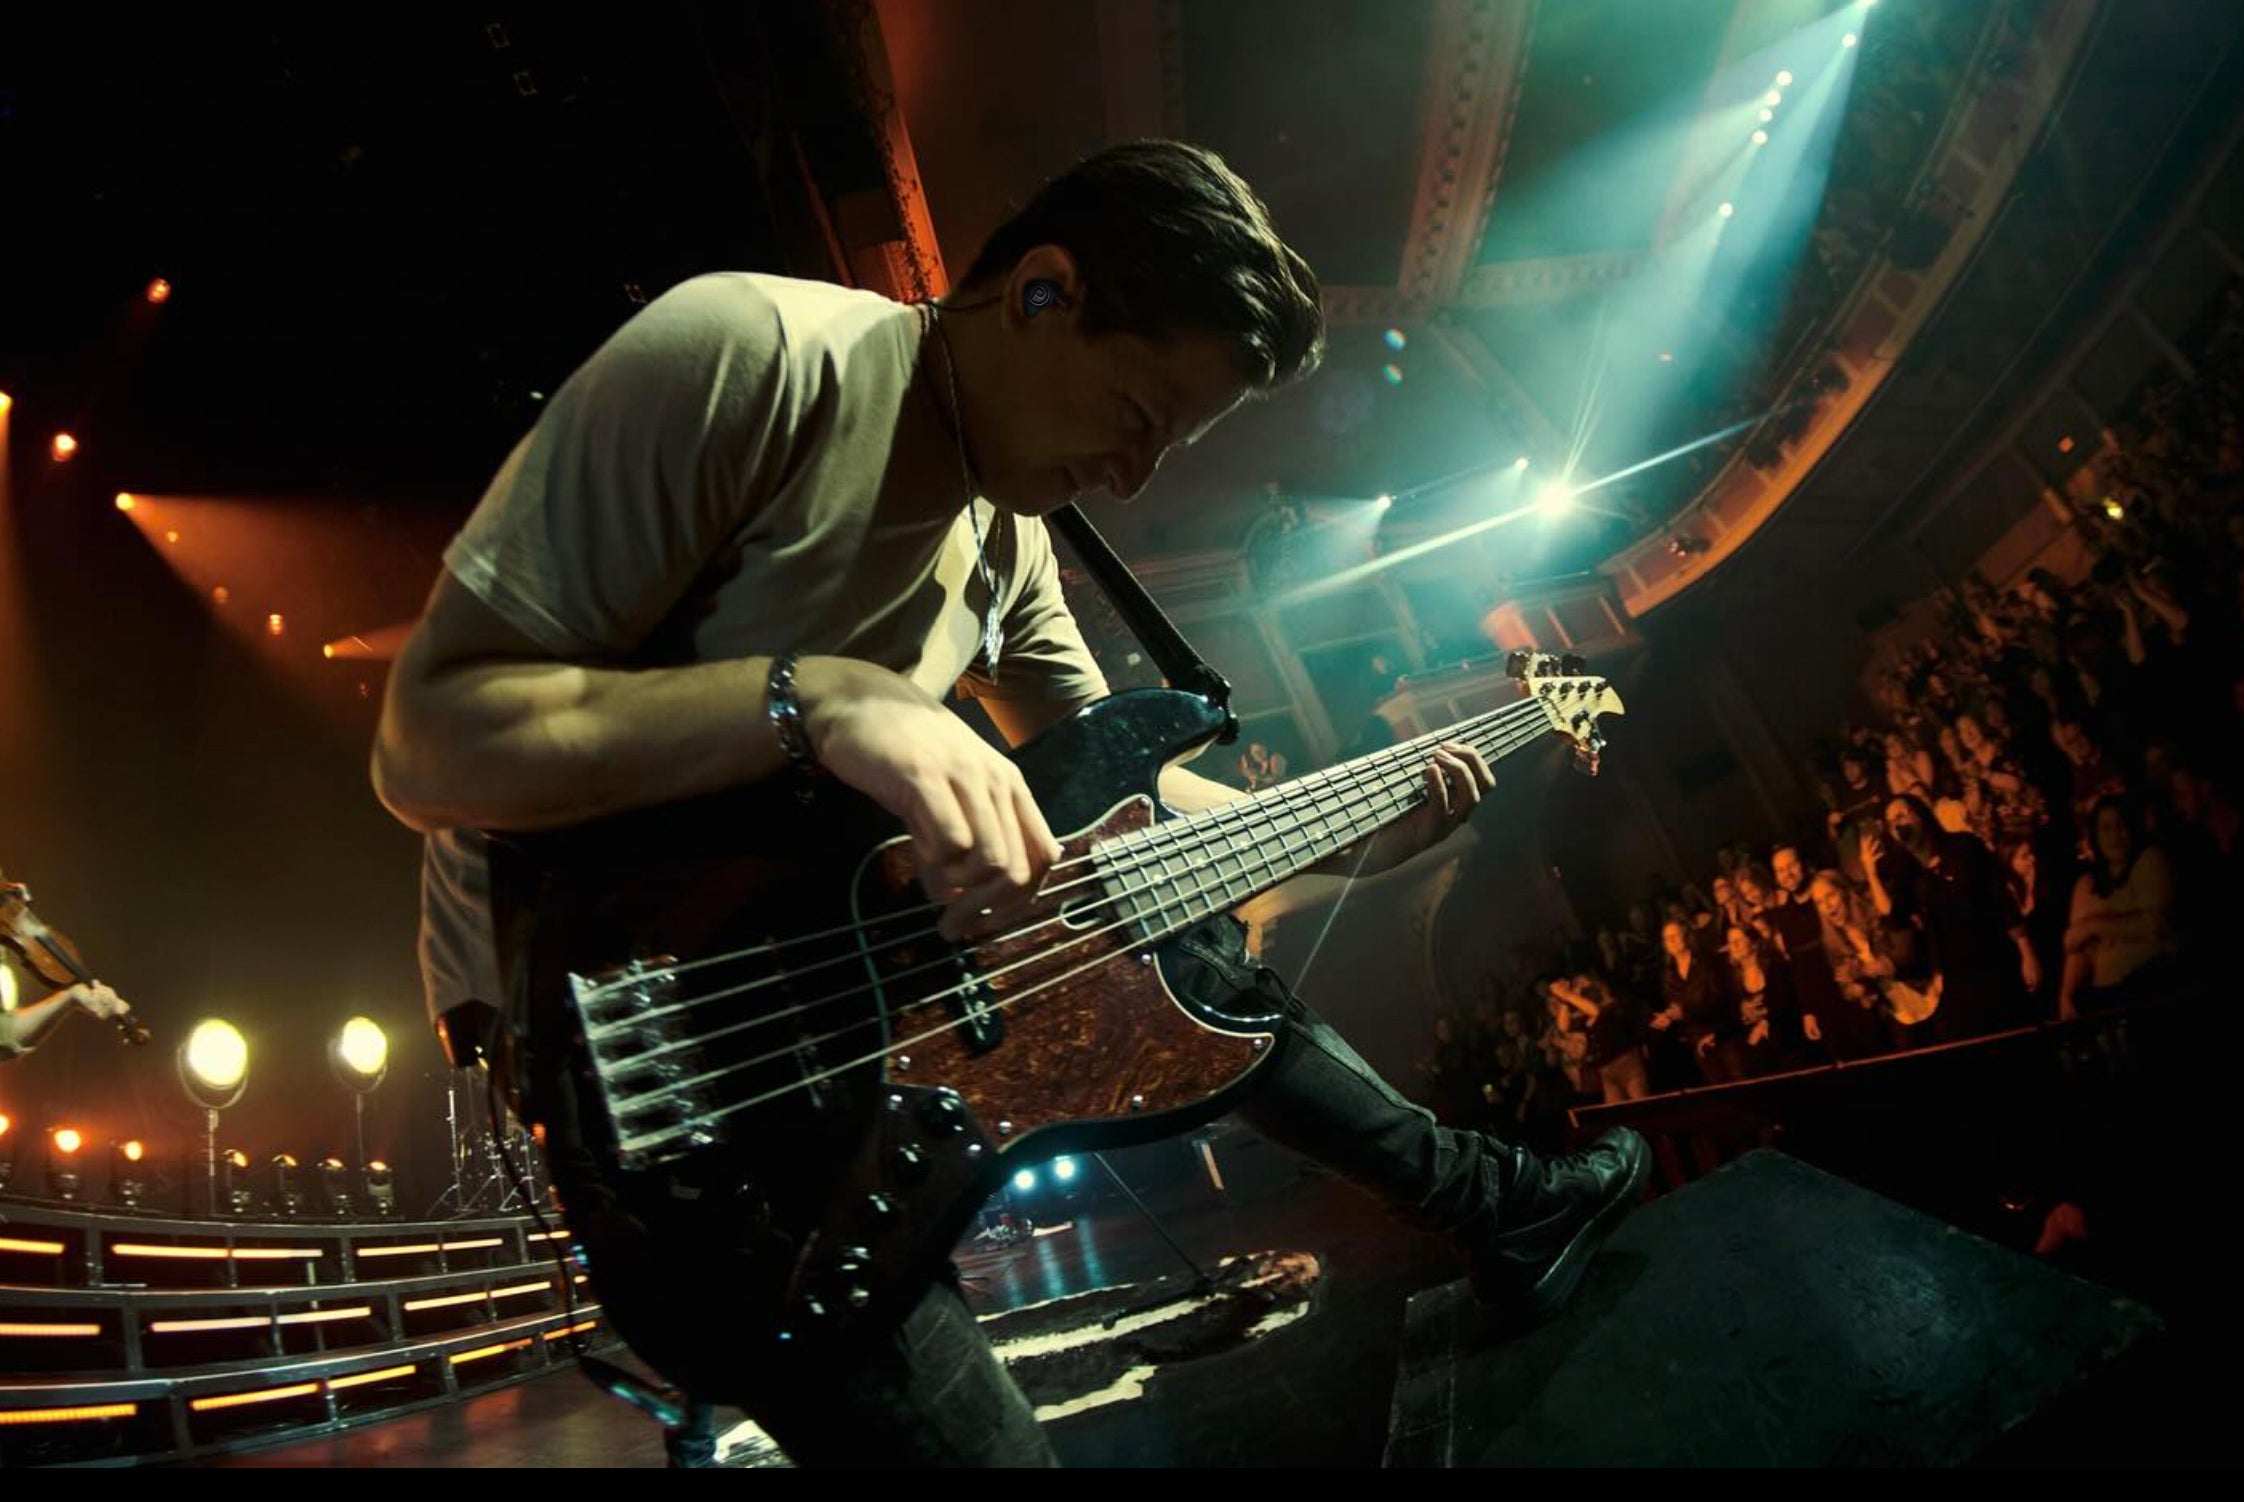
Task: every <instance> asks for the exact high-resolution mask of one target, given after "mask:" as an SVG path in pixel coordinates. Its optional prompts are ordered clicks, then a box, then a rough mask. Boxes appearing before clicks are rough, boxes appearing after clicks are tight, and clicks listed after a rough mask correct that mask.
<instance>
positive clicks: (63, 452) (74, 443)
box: [47, 433, 78, 464]
mask: <svg viewBox="0 0 2244 1502" xmlns="http://www.w3.org/2000/svg"><path fill="white" fill-rule="evenodd" d="M47 452H48V453H50V454H52V455H54V460H55V463H57V464H68V463H69V462H70V461H71V460H72V459H74V458H76V457H77V455H78V440H77V439H76V438H74V437H72V436H71V435H70V434H68V433H57V434H55V436H54V441H53V442H52V443H49V444H48V445H47Z"/></svg>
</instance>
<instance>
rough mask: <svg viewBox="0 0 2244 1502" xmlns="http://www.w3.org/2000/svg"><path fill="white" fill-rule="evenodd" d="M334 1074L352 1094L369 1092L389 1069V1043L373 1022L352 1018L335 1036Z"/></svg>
mask: <svg viewBox="0 0 2244 1502" xmlns="http://www.w3.org/2000/svg"><path fill="white" fill-rule="evenodd" d="M334 1060H335V1069H336V1073H337V1074H338V1075H340V1076H341V1077H342V1080H343V1083H344V1084H346V1085H349V1086H350V1087H351V1088H352V1089H354V1090H371V1089H373V1088H374V1087H375V1086H376V1085H379V1084H380V1083H381V1082H382V1075H383V1072H384V1071H385V1070H387V1069H388V1068H389V1060H390V1043H389V1038H388V1037H387V1036H386V1035H385V1034H384V1033H383V1032H382V1029H381V1028H380V1027H379V1026H377V1025H376V1024H375V1023H374V1022H373V1020H372V1019H370V1018H366V1017H353V1018H352V1019H351V1020H350V1021H348V1022H346V1023H344V1024H343V1030H342V1031H341V1032H339V1033H337V1034H336V1035H335V1044H334Z"/></svg>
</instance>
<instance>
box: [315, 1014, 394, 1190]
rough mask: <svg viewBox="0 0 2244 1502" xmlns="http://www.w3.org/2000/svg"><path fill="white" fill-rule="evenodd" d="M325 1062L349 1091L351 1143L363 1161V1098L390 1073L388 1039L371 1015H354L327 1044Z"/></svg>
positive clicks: (364, 1126) (364, 1159) (364, 1149)
mask: <svg viewBox="0 0 2244 1502" xmlns="http://www.w3.org/2000/svg"><path fill="white" fill-rule="evenodd" d="M327 1065H328V1067H329V1068H330V1069H332V1070H334V1071H335V1078H337V1079H338V1080H341V1081H342V1082H343V1085H344V1087H345V1088H346V1089H348V1090H349V1091H350V1092H351V1127H352V1132H353V1134H354V1135H353V1138H352V1142H353V1145H354V1146H356V1148H357V1149H358V1161H359V1162H360V1163H361V1164H364V1163H365V1162H366V1097H367V1096H369V1095H371V1094H373V1093H374V1089H375V1087H376V1086H377V1085H379V1084H381V1083H382V1077H383V1076H384V1075H385V1074H387V1073H389V1068H390V1040H389V1036H388V1035H387V1034H386V1033H384V1032H383V1031H382V1029H381V1027H380V1025H379V1024H377V1023H376V1022H375V1021H374V1020H373V1019H372V1018H371V1017H353V1018H352V1019H351V1020H350V1021H348V1022H346V1023H344V1024H343V1028H342V1031H340V1032H338V1033H337V1034H336V1035H335V1039H334V1041H333V1042H331V1043H329V1044H328V1045H327Z"/></svg>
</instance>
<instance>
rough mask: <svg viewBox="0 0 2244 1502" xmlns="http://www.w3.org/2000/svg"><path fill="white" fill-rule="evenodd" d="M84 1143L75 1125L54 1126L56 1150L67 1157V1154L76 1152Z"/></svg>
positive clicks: (84, 1140)
mask: <svg viewBox="0 0 2244 1502" xmlns="http://www.w3.org/2000/svg"><path fill="white" fill-rule="evenodd" d="M85 1145H86V1139H85V1138H83V1137H81V1136H79V1135H78V1129H77V1128H76V1127H57V1128H55V1151H56V1152H58V1153H61V1154H63V1155H64V1156H66V1157H67V1156H68V1155H69V1154H71V1153H74V1152H76V1151H77V1150H78V1149H79V1148H81V1147H84V1146H85Z"/></svg>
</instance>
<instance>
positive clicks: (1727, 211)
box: [1714, 203, 1738, 219]
mask: <svg viewBox="0 0 2244 1502" xmlns="http://www.w3.org/2000/svg"><path fill="white" fill-rule="evenodd" d="M1737 211H1738V206H1737V205H1736V204H1734V203H1725V204H1723V205H1722V206H1721V207H1720V208H1718V209H1716V210H1715V211H1714V212H1715V213H1717V214H1720V215H1721V216H1722V217H1723V218H1725V219H1727V218H1729V217H1730V216H1731V215H1732V214H1735V213H1736V212H1737Z"/></svg>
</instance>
